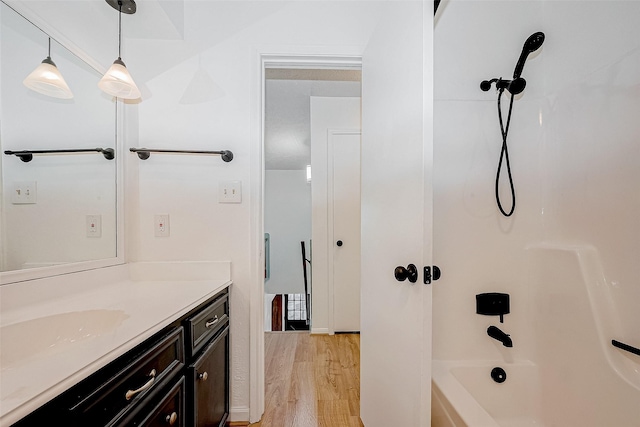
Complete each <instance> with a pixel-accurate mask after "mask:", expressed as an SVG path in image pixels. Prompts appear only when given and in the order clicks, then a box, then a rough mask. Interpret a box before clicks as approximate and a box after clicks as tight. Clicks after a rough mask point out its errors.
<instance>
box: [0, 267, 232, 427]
mask: <svg viewBox="0 0 640 427" xmlns="http://www.w3.org/2000/svg"><path fill="white" fill-rule="evenodd" d="M230 270H231V266H230V262H158V263H156V262H144V263H132V264H127V265H122V266H116V267H108V268H103V269H97V270H92V271H85V272H80V273H75V274H68V275H63V276H58V277H52V278H47V279H40V280H33V281H29V282H22V283H16V284H11V285H5V286H2V287H0V310H1V311H0V312H1V314H2V317H1V319H0V351H1V353H0V369H1V370H0V383H1V384H2V389H1V390H0V424H2V425H10V424H12V423H14V422H16V421H18V420H19V419H20V418H22V417H24V416H25V415H27V414H29V413H30V412H31V411H33V410H35V409H36V408H38V407H39V406H41V405H43V404H44V403H46V402H47V401H49V400H51V399H52V398H54V397H56V396H57V395H58V394H60V393H62V392H63V391H65V390H66V389H68V388H70V387H71V386H73V385H74V384H76V383H78V382H79V381H81V380H82V379H84V378H86V377H87V376H89V375H90V374H92V373H93V372H95V371H97V370H98V369H100V368H102V367H103V366H105V365H107V364H108V363H109V362H111V361H113V360H115V359H116V358H117V357H119V356H121V355H123V354H124V353H126V352H127V351H128V350H130V349H132V348H133V347H135V346H136V345H138V344H139V343H141V342H142V341H144V340H145V339H147V338H149V337H151V336H152V335H153V334H155V333H156V332H158V331H160V330H161V329H162V328H163V327H165V326H166V325H168V324H169V323H171V322H172V321H174V320H177V319H178V318H180V316H182V315H184V314H186V313H187V312H188V311H189V310H191V309H193V308H195V307H197V306H198V305H199V304H201V303H202V302H204V301H206V300H207V299H208V298H210V297H212V296H213V295H215V294H216V293H217V292H219V291H221V290H223V289H225V288H226V287H228V286H229V285H230V284H231V280H230Z"/></svg>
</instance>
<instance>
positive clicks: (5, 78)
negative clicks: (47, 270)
mask: <svg viewBox="0 0 640 427" xmlns="http://www.w3.org/2000/svg"><path fill="white" fill-rule="evenodd" d="M0 21H1V23H0V89H1V91H0V148H1V150H2V154H0V156H1V159H0V177H1V181H0V188H1V190H2V194H1V198H0V271H2V272H8V271H16V270H24V269H33V268H44V267H52V266H59V265H65V264H69V263H78V262H83V261H95V260H104V259H108V258H114V257H116V255H117V254H116V250H117V243H116V222H117V219H116V212H117V209H116V205H117V203H116V176H117V167H116V159H111V160H109V159H107V157H108V156H104V155H102V154H101V153H99V152H95V151H93V152H86V153H59V154H51V153H47V154H35V155H33V159H32V160H31V161H29V162H24V161H22V160H21V159H20V158H19V157H17V156H15V155H7V154H5V151H23V150H69V149H74V150H75V149H90V150H95V149H96V148H103V149H112V150H116V129H117V128H116V103H115V102H114V101H113V99H111V98H110V97H108V96H105V95H103V94H102V92H101V91H100V89H98V86H97V83H98V81H99V80H100V77H101V74H100V73H99V72H98V71H96V70H95V69H94V68H92V67H91V66H89V65H88V64H87V63H85V62H84V61H82V60H80V59H79V58H78V57H77V56H75V55H74V54H73V53H72V52H70V51H69V50H67V49H66V48H65V47H63V46H62V45H60V44H59V43H58V42H56V41H55V40H53V39H51V59H52V60H53V62H54V63H55V64H56V66H57V68H58V70H59V71H60V73H61V74H62V75H63V77H64V80H65V81H66V83H67V84H68V86H69V88H70V89H71V91H72V92H73V95H74V97H73V98H72V99H58V98H52V97H49V96H46V95H42V94H40V93H37V92H34V91H33V90H30V89H28V88H27V87H25V86H24V85H23V83H22V82H23V80H24V79H25V78H26V77H27V76H28V75H29V74H30V73H31V72H32V71H33V70H34V69H35V68H36V67H37V66H38V65H39V64H40V63H41V62H42V60H43V59H45V58H46V57H47V55H48V49H49V46H48V44H49V36H48V35H47V34H45V33H44V32H43V31H42V30H40V29H39V28H37V27H36V26H34V25H33V24H31V23H30V22H29V21H27V20H26V19H25V18H24V17H22V16H21V15H19V14H18V13H17V12H16V11H14V10H13V9H11V8H10V7H8V6H7V5H6V4H4V3H0ZM116 151H117V150H116ZM42 275H46V274H42ZM42 275H41V276H42ZM2 282H3V284H4V283H7V280H6V279H5V278H4V277H3V280H2Z"/></svg>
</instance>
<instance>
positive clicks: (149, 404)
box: [117, 377, 186, 427]
mask: <svg viewBox="0 0 640 427" xmlns="http://www.w3.org/2000/svg"><path fill="white" fill-rule="evenodd" d="M185 391H186V388H185V379H184V377H181V378H180V380H179V381H177V382H176V383H175V384H174V385H173V387H170V388H169V389H168V390H167V391H164V390H163V392H162V393H161V394H160V395H159V397H152V398H150V399H148V401H146V402H145V403H143V404H141V405H140V409H137V410H136V411H134V412H133V413H132V414H131V415H130V416H127V417H126V418H125V419H123V420H122V421H121V422H120V423H118V424H117V427H128V426H141V427H166V426H173V427H183V426H186V413H185V407H186V406H185Z"/></svg>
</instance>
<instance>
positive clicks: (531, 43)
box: [480, 31, 544, 95]
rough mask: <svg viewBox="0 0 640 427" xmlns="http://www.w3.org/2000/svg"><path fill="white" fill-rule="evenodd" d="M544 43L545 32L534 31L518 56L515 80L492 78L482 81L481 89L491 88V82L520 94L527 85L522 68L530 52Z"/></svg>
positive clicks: (514, 73)
mask: <svg viewBox="0 0 640 427" xmlns="http://www.w3.org/2000/svg"><path fill="white" fill-rule="evenodd" d="M542 43H544V33H543V32H541V31H538V32H537V33H533V34H531V35H530V36H529V38H528V39H527V40H526V41H525V42H524V46H522V52H521V53H520V57H519V58H518V62H517V63H516V68H515V69H514V71H513V80H502V78H497V79H491V80H483V81H482V83H480V89H482V90H483V91H485V92H486V91H488V90H489V89H491V84H492V83H495V84H496V89H498V90H504V89H506V90H508V91H509V93H511V94H512V95H518V94H519V93H522V91H524V88H525V87H526V86H527V81H526V80H525V79H523V78H522V77H520V75H521V74H522V69H523V68H524V63H525V61H526V60H527V57H528V56H529V54H530V53H532V52H535V51H536V50H538V49H540V46H542Z"/></svg>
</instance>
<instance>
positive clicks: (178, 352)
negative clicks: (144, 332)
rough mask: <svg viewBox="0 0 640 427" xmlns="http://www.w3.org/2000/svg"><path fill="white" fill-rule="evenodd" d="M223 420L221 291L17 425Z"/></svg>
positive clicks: (225, 342)
mask: <svg viewBox="0 0 640 427" xmlns="http://www.w3.org/2000/svg"><path fill="white" fill-rule="evenodd" d="M228 416H229V297H228V290H227V289H225V290H223V291H221V292H219V293H218V294H216V295H215V296H214V297H212V298H210V299H209V300H208V301H206V302H204V303H203V304H201V305H200V306H198V307H197V308H195V309H194V310H191V311H190V312H189V313H187V314H186V315H185V316H183V317H182V318H180V319H178V320H176V321H175V322H173V323H171V324H170V325H168V326H167V327H165V328H164V329H163V330H162V331H160V332H158V333H157V334H155V335H154V336H153V337H151V338H149V339H147V340H146V341H144V342H143V343H141V344H140V345H138V346H136V347H135V348H134V349H133V350H131V351H129V352H127V353H126V354H125V355H123V356H121V357H119V358H118V359H116V360H115V361H113V362H111V363H110V364H108V365H107V366H105V367H104V368H102V369H100V370H99V371H98V372H96V373H94V374H92V375H91V376H89V377H88V378H86V379H85V380H83V381H81V382H80V383H79V384H77V385H75V386H74V387H72V388H71V389H69V390H67V391H66V392H64V393H63V394H61V395H60V396H58V397H57V398H55V399H53V400H52V401H50V402H49V403H47V404H46V405H44V406H43V407H41V408H40V409H38V410H36V411H34V412H33V413H32V414H30V415H29V416H27V417H25V418H24V419H22V420H21V421H19V422H18V423H16V424H14V427H31V426H38V427H40V426H43V425H50V424H51V423H52V422H53V421H56V424H61V425H65V426H83V427H87V426H90V427H99V426H105V427H125V426H136V427H138V426H141V427H142V426H144V427H155V426H174V427H196V426H197V427H204V426H206V427H221V426H224V425H225V424H226V423H227V419H228Z"/></svg>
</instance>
